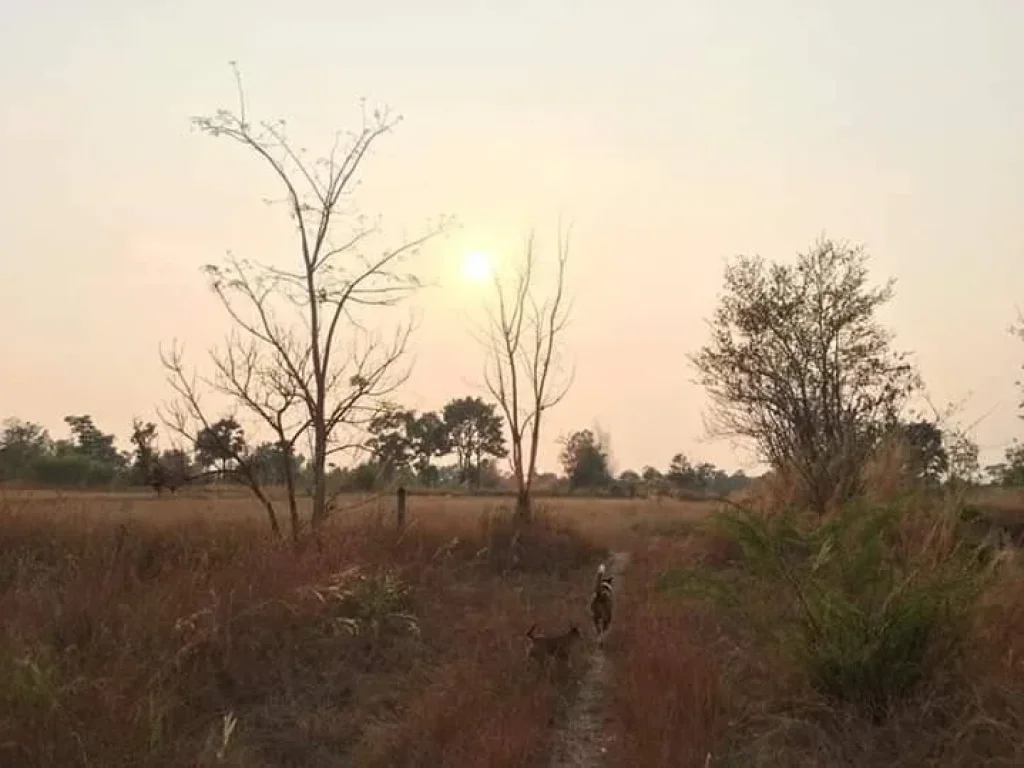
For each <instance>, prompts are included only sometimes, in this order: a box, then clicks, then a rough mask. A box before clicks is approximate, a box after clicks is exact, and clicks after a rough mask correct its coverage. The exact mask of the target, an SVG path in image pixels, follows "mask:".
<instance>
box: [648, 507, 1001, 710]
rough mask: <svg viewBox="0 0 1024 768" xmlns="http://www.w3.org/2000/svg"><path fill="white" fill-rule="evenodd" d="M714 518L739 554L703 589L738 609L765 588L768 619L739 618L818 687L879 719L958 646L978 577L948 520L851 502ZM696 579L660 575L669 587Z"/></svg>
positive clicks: (749, 614) (741, 512)
mask: <svg viewBox="0 0 1024 768" xmlns="http://www.w3.org/2000/svg"><path fill="white" fill-rule="evenodd" d="M713 525H714V527H715V528H716V529H717V532H718V533H719V534H720V535H724V536H726V537H727V538H729V539H732V540H733V541H735V542H736V543H737V544H739V546H740V548H741V549H742V551H743V558H742V560H741V563H740V566H739V568H738V569H732V570H730V571H722V572H718V573H716V574H713V578H712V582H713V583H711V584H708V583H706V582H707V579H706V578H705V579H704V580H703V581H704V582H705V583H704V584H703V589H704V594H706V595H707V594H710V595H712V596H713V597H716V598H717V599H718V601H719V602H722V603H723V604H725V605H727V606H729V607H731V608H733V609H736V608H741V609H742V608H743V607H744V602H743V597H742V596H743V595H749V596H754V597H755V599H758V600H760V601H761V605H762V607H763V605H764V600H763V597H764V595H765V594H766V590H767V594H771V595H773V596H775V597H776V598H777V599H778V605H777V610H773V611H771V616H764V612H763V611H746V613H745V615H746V617H747V618H748V619H749V618H754V619H757V617H758V616H760V617H761V619H760V621H761V623H762V624H763V625H764V626H762V627H761V629H764V630H768V631H769V632H770V634H771V635H772V636H773V637H774V638H775V639H776V640H777V641H778V642H779V643H781V644H782V647H783V649H784V650H785V651H786V652H787V653H788V654H789V655H790V656H791V657H792V658H793V659H794V660H796V661H797V663H798V664H799V665H800V666H801V668H802V669H804V671H805V672H806V673H807V675H808V677H809V679H810V681H811V683H812V685H813V686H814V687H815V689H817V690H818V691H819V692H820V693H822V694H825V695H826V696H829V697H831V698H833V699H836V700H839V701H842V702H844V703H848V704H851V705H853V706H855V707H856V708H858V709H859V710H860V711H861V712H862V713H864V714H866V715H868V716H870V717H871V718H872V719H874V720H876V721H880V720H882V719H884V718H885V717H886V715H887V714H888V712H889V711H890V709H891V707H892V705H893V704H894V703H896V702H897V701H899V700H900V699H902V698H904V697H906V696H908V695H909V694H911V693H912V692H913V691H914V690H915V688H916V687H917V686H918V685H919V684H920V683H922V682H924V681H926V680H927V679H928V678H929V677H930V676H931V675H932V674H933V673H934V672H935V670H936V669H937V668H938V667H939V665H942V664H946V663H948V662H949V661H951V660H953V659H955V657H956V655H957V654H958V653H959V651H960V650H961V647H962V642H963V638H964V631H965V629H966V621H967V618H968V612H969V610H970V606H971V604H972V600H973V598H974V596H975V595H976V594H977V590H978V588H979V587H980V580H981V577H982V572H981V570H980V568H979V566H978V564H977V559H976V557H974V554H973V550H972V548H970V547H968V546H966V545H965V544H964V543H963V542H962V541H961V540H960V539H959V538H958V537H957V535H956V516H955V515H951V514H947V513H946V512H945V511H941V510H940V511H936V510H933V509H932V510H929V509H924V508H913V507H908V506H906V505H903V506H900V505H893V506H867V505H864V504H851V505H848V506H847V507H846V508H845V509H844V510H843V511H842V512H841V513H839V514H837V515H836V516H835V517H833V518H830V519H828V520H826V521H823V522H821V521H819V520H813V519H810V518H804V517H801V516H799V515H796V514H792V513H788V514H783V515H780V516H777V517H772V518H767V517H760V516H757V515H755V514H753V513H751V512H749V511H747V510H744V509H741V508H737V509H735V510H729V511H725V512H720V513H718V514H717V515H716V516H715V518H714V520H713ZM726 581H727V583H728V588H725V587H724V586H723V583H724V582H726ZM695 583H696V582H694V580H693V579H692V578H690V579H689V580H688V579H687V578H686V577H685V576H680V575H679V574H675V575H674V576H673V575H666V576H665V577H664V578H663V579H662V586H663V587H668V588H673V587H674V588H685V589H690V590H692V588H693V587H694V585H695ZM709 587H710V591H709V589H708V588H709ZM747 607H749V604H748V605H747Z"/></svg>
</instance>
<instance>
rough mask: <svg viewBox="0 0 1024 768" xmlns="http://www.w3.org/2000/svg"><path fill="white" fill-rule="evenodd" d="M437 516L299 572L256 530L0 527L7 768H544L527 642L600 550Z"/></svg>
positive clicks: (352, 539) (239, 525)
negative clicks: (500, 767) (360, 767)
mask: <svg viewBox="0 0 1024 768" xmlns="http://www.w3.org/2000/svg"><path fill="white" fill-rule="evenodd" d="M421 511H422V514H419V515H417V516H416V517H415V518H414V519H413V520H412V522H411V523H410V525H409V526H407V528H406V529H405V530H404V531H397V530H395V528H394V526H393V524H392V523H391V520H390V517H388V518H385V517H380V516H374V515H368V516H366V517H365V518H364V519H362V520H361V521H355V520H351V521H347V522H346V523H345V524H343V525H339V526H336V527H334V528H332V529H331V530H330V531H329V532H328V533H327V534H326V536H325V547H324V548H323V552H321V553H318V552H316V551H313V550H312V549H311V550H310V551H307V552H303V553H299V554H296V553H295V552H294V551H293V550H292V548H291V547H289V546H287V545H282V544H281V543H279V542H277V541H275V540H273V539H271V538H269V537H267V536H265V535H264V534H263V531H262V528H261V527H257V526H255V525H247V524H245V523H244V522H239V521H237V520H235V521H231V522H226V523H215V522H210V521H209V520H205V521H204V520H192V521H190V522H181V523H178V524H175V525H159V526H156V525H150V524H148V523H145V522H140V521H136V522H129V523H126V524H122V523H118V522H117V521H104V520H102V519H100V517H99V516H88V515H87V516H75V515H68V514H64V515H60V514H59V513H58V514H54V515H48V514H41V513H38V512H33V511H26V510H11V509H7V510H0V518H2V519H0V624H2V626H3V628H4V632H3V634H2V635H0V764H4V765H19V766H26V767H29V766H76V765H83V766H84V765H197V764H198V765H213V764H222V765H240V766H241V765H244V766H262V765H267V766H270V765H274V766H278V765H313V764H315V765H347V764H351V762H352V760H353V759H355V757H356V756H361V757H362V758H365V759H366V764H381V765H402V764H410V765H411V764H417V763H416V762H415V759H414V757H413V754H414V751H413V747H414V746H417V745H418V746H422V745H424V744H427V743H429V744H431V745H432V746H431V749H432V750H433V752H432V753H431V754H434V755H437V756H438V761H437V762H434V763H432V764H437V765H471V764H472V765H491V764H529V763H530V761H531V760H535V759H536V757H537V755H539V754H540V753H541V751H542V750H543V748H544V743H545V738H546V729H547V723H548V720H549V719H550V716H551V711H553V708H554V707H555V706H556V704H557V701H558V696H559V692H558V691H557V690H554V689H550V688H544V687H540V688H538V687H537V686H533V687H532V688H525V687H517V686H516V685H515V684H510V683H509V682H508V681H510V680H511V681H513V682H514V680H515V675H516V673H517V672H518V671H521V669H522V668H523V666H524V665H523V638H522V633H523V632H525V630H526V628H527V627H528V626H529V624H530V623H531V622H533V621H547V622H551V623H553V622H555V621H558V620H561V619H562V617H564V616H565V615H566V613H567V612H568V611H570V610H572V609H573V608H574V607H575V606H577V605H583V604H584V592H585V590H586V586H587V585H588V583H589V578H588V577H589V573H587V574H586V575H584V572H583V571H581V570H579V568H581V567H582V566H581V564H582V563H587V564H588V565H587V566H586V571H589V570H590V568H591V567H592V563H594V562H595V561H596V559H597V557H598V556H599V555H600V551H599V550H598V549H596V548H595V547H594V546H593V545H592V544H590V543H589V542H587V541H586V540H585V539H583V538H581V537H580V536H579V535H578V534H576V533H574V532H573V531H572V530H569V529H566V528H564V527H563V526H561V525H558V524H556V523H555V522H554V521H553V520H552V521H544V520H541V521H539V522H538V523H537V524H536V525H535V526H531V528H530V530H529V531H528V532H523V533H521V534H520V535H519V536H518V537H516V536H515V534H514V533H511V534H510V533H508V531H511V530H512V528H511V526H512V523H510V522H506V521H503V520H499V519H491V520H489V521H488V522H486V523H481V517H480V513H479V511H478V512H477V513H476V514H470V515H468V516H467V515H464V514H463V515H448V514H443V513H438V514H436V515H431V514H430V511H429V510H426V509H423V510H421ZM513 540H514V542H515V543H514V545H513V544H512V542H513ZM489 553H490V554H489ZM513 555H514V556H513ZM470 736H471V737H472V738H469V737H470Z"/></svg>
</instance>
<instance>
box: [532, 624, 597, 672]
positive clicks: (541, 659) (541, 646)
mask: <svg viewBox="0 0 1024 768" xmlns="http://www.w3.org/2000/svg"><path fill="white" fill-rule="evenodd" d="M536 630H537V625H536V624H534V625H533V626H532V627H530V631H529V632H527V633H526V636H527V637H528V638H529V640H530V650H529V652H528V653H527V655H528V656H529V658H531V659H533V660H534V661H536V662H537V663H538V664H540V665H541V666H542V667H547V665H548V664H549V663H551V662H557V663H559V664H561V665H563V666H565V665H567V664H568V663H569V657H570V655H571V654H572V649H573V646H574V645H576V643H577V642H579V641H580V640H582V639H583V636H582V635H581V634H580V631H579V629H577V627H576V625H575V624H570V625H569V631H568V632H566V633H565V634H562V635H553V636H547V635H537V634H535V632H536Z"/></svg>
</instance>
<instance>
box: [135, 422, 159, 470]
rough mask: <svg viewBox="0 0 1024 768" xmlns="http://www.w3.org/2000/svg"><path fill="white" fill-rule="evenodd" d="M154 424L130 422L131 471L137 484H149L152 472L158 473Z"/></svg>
mask: <svg viewBox="0 0 1024 768" xmlns="http://www.w3.org/2000/svg"><path fill="white" fill-rule="evenodd" d="M156 439H157V434H156V424H154V423H153V422H151V421H149V422H146V423H143V422H142V421H140V420H139V419H133V420H132V435H131V438H130V440H131V443H132V445H133V446H134V449H133V451H132V452H133V465H132V470H133V471H134V474H135V480H136V481H137V482H139V483H149V482H151V481H152V480H153V479H154V477H153V474H154V472H159V471H160V470H158V469H157V466H158V463H159V462H158V453H157V448H156Z"/></svg>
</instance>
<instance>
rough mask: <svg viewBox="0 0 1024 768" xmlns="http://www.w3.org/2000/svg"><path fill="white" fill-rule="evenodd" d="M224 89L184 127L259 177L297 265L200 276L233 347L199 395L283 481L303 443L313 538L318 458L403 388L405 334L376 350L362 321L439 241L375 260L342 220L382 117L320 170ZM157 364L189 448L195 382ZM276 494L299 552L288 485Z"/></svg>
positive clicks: (403, 329) (355, 227)
mask: <svg viewBox="0 0 1024 768" xmlns="http://www.w3.org/2000/svg"><path fill="white" fill-rule="evenodd" d="M235 76H236V82H237V83H238V94H239V106H238V111H237V112H230V111H228V110H220V111H218V112H217V113H216V114H214V115H213V116H210V117H199V118H196V119H195V120H194V125H195V127H196V128H197V129H198V130H200V131H201V132H203V133H205V134H207V135H209V136H213V137H219V138H226V139H229V140H230V141H232V142H233V143H235V144H237V145H239V146H240V147H242V148H243V149H245V150H246V151H248V152H249V153H251V155H252V156H253V157H254V158H255V159H256V160H257V161H258V162H259V163H261V164H262V165H263V166H264V168H266V169H267V170H269V171H270V175H271V176H272V178H273V179H274V180H275V181H276V182H277V183H278V185H279V187H280V190H281V193H282V195H283V202H284V204H285V206H286V208H287V210H288V215H289V217H290V218H291V221H292V223H293V225H294V227H295V259H294V260H293V263H291V264H274V265H269V264H261V263H258V262H256V261H252V260H248V259H239V258H236V257H234V256H229V257H228V259H227V262H226V263H225V264H223V265H209V266H207V267H206V273H207V276H208V277H209V280H210V285H211V287H212V288H213V290H214V292H215V293H216V295H217V297H218V298H219V299H220V301H221V303H222V304H223V306H224V309H225V310H226V312H227V314H228V316H229V317H230V318H231V320H232V321H233V323H234V325H235V328H236V333H234V334H232V335H231V336H229V338H228V340H227V343H226V344H225V345H224V347H223V348H222V349H221V350H220V351H218V352H216V353H214V355H213V362H214V366H215V368H216V376H215V377H214V378H213V379H207V380H204V383H206V384H208V385H210V386H212V387H213V388H214V389H216V390H219V391H220V392H221V393H222V394H224V395H227V396H228V397H230V398H231V399H233V400H234V401H235V403H236V404H237V405H238V406H240V408H241V409H242V410H244V411H245V412H247V413H248V414H250V415H251V416H252V417H253V419H254V420H255V422H256V423H257V424H258V426H259V427H260V428H263V429H268V430H270V432H271V433H272V434H273V436H274V438H275V442H276V443H277V444H278V445H279V447H280V448H281V451H282V452H283V455H285V457H286V458H285V459H284V461H285V464H284V466H285V467H289V466H291V459H290V458H289V457H290V455H291V454H292V453H293V452H294V448H295V445H296V443H297V442H298V441H299V439H300V438H303V437H305V438H306V439H307V440H308V442H309V445H310V448H311V452H312V456H311V458H310V463H309V468H310V473H311V476H312V497H313V499H312V502H313V503H312V515H311V520H312V524H313V527H314V529H316V528H318V526H319V525H320V524H321V523H322V522H323V521H324V520H325V519H326V518H327V515H328V513H329V510H330V507H331V499H330V498H328V495H327V483H326V477H327V465H328V459H329V457H331V456H332V455H334V454H337V453H339V452H342V451H347V450H350V449H352V448H355V447H358V446H359V445H360V441H359V440H357V439H356V438H355V434H354V433H358V432H360V431H361V430H362V428H363V427H365V425H366V424H367V422H368V421H369V420H370V418H372V416H373V414H374V413H375V412H376V410H377V407H378V404H379V403H380V402H381V400H382V399H383V398H385V397H386V396H387V395H389V394H390V393H391V392H393V391H394V390H395V388H396V387H397V386H398V385H399V384H401V383H402V382H403V381H404V380H405V379H406V377H407V375H408V370H407V369H406V368H405V367H404V366H403V360H404V358H405V352H406V347H407V343H408V340H409V335H410V332H411V327H410V326H408V325H403V326H400V327H399V328H398V329H397V330H396V332H395V333H394V335H393V336H392V337H391V338H390V339H386V338H382V337H381V336H380V335H379V334H377V333H375V332H373V331H371V330H369V329H368V327H367V325H366V322H365V320H366V318H365V317H364V315H365V314H366V313H368V312H370V311H373V310H379V309H380V308H382V307H391V306H395V305H397V304H398V303H399V302H401V301H402V299H404V298H405V297H406V296H408V295H409V293H410V292H411V291H412V290H414V289H415V288H416V287H417V286H418V282H417V280H416V279H415V277H414V276H413V275H411V274H409V273H408V272H406V271H404V270H403V269H402V264H403V262H404V261H405V260H406V258H407V257H409V256H410V255H412V254H414V253H415V252H416V251H417V250H418V249H419V247H420V246H421V245H422V244H424V243H425V242H426V241H427V240H428V239H429V238H431V237H433V236H434V235H435V234H437V233H438V232H439V231H441V228H442V227H437V228H434V229H431V230H429V231H428V232H427V233H426V234H425V235H423V236H422V237H418V238H414V239H412V240H406V241H404V242H401V243H400V244H398V245H393V244H383V243H380V244H377V245H376V246H375V244H374V242H373V238H374V237H375V236H377V235H379V234H380V233H379V227H378V226H376V225H375V224H371V223H368V222H367V221H366V220H365V219H363V218H362V217H360V216H353V215H351V211H352V203H351V199H350V198H351V192H352V190H353V188H354V186H355V185H356V184H357V182H358V179H359V176H360V173H361V171H362V167H363V163H364V161H365V160H366V158H367V157H368V156H369V153H370V151H371V149H372V148H373V147H374V146H375V145H376V142H377V141H378V139H380V138H382V137H383V136H385V135H386V134H388V133H389V132H390V131H391V130H392V129H393V128H394V127H395V125H396V124H397V122H398V119H397V118H395V117H394V116H392V115H391V114H390V113H389V112H388V111H386V110H375V111H374V112H373V113H372V115H365V114H364V122H363V126H362V127H361V129H360V130H359V131H358V132H356V133H355V134H353V135H349V136H345V135H343V134H341V133H339V134H338V135H336V136H335V137H334V141H333V146H332V148H331V150H330V152H329V153H328V154H327V155H326V156H325V157H323V158H322V159H320V160H309V159H307V157H306V155H305V153H304V151H303V150H301V149H298V148H296V147H295V146H294V145H293V144H292V143H291V141H290V140H289V138H288V136H287V133H286V131H285V125H284V122H283V121H278V122H263V123H253V122H252V121H251V118H250V116H249V114H248V112H247V109H246V104H245V99H244V96H243V92H242V87H241V78H240V76H239V75H238V71H237V69H236V70H235ZM162 357H163V360H164V365H165V367H166V368H167V370H168V372H169V378H170V381H171V385H172V387H173V388H174V389H175V391H176V392H177V394H178V396H179V399H178V401H177V403H176V404H175V405H174V406H172V408H171V409H170V411H169V413H168V418H167V421H168V423H169V424H170V425H171V426H172V427H173V428H174V429H175V430H176V431H178V432H179V433H180V434H182V435H184V436H186V437H189V438H192V439H194V437H195V436H196V434H197V433H198V432H199V429H197V428H196V426H197V425H198V426H199V428H200V429H201V428H202V427H204V426H209V423H208V420H207V417H206V416H205V415H204V414H203V413H202V412H201V410H200V398H199V394H198V391H197V388H196V381H195V379H194V377H191V376H189V375H187V374H186V373H185V370H184V365H183V360H182V355H181V351H180V348H178V347H175V349H174V350H173V351H172V352H171V353H169V354H166V355H162ZM286 481H287V487H288V503H289V508H290V512H291V519H292V528H293V536H295V537H296V538H297V537H298V515H297V512H296V499H295V483H294V477H292V476H291V473H290V472H289V473H288V475H287V477H286ZM251 482H252V483H256V480H254V479H251ZM253 490H254V491H255V490H256V487H255V486H253ZM257 495H258V496H260V498H261V499H266V497H265V496H264V495H262V494H257ZM265 503H268V504H269V503H270V502H269V501H266V502H265ZM271 506H272V505H271Z"/></svg>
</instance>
